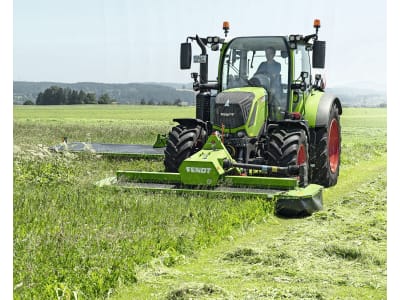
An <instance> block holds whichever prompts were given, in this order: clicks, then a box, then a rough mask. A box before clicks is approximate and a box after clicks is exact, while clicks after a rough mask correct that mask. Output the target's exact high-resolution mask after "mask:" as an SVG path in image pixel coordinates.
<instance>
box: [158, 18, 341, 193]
mask: <svg viewBox="0 0 400 300" xmlns="http://www.w3.org/2000/svg"><path fill="white" fill-rule="evenodd" d="M225 25H226V26H224V29H225V32H227V30H228V26H227V24H225ZM314 27H315V28H316V33H315V34H311V35H308V36H305V37H303V36H301V35H290V36H289V37H283V36H273V37H270V36H261V37H238V38H234V39H232V40H231V41H229V42H225V41H224V39H221V38H219V37H208V38H200V37H199V36H196V37H188V40H193V41H196V42H197V44H198V45H199V46H200V48H201V51H202V54H201V55H200V56H198V57H196V61H199V62H200V75H198V74H197V73H192V77H193V78H194V84H193V88H194V90H195V91H198V94H197V96H196V119H175V120H174V121H176V122H177V123H179V125H178V126H175V127H174V128H172V131H171V132H170V134H169V138H168V141H167V148H166V150H165V159H164V164H165V168H166V171H168V172H178V170H179V166H180V165H181V163H182V162H183V161H184V160H185V159H186V158H188V157H190V156H191V155H193V154H194V153H196V152H198V151H199V150H200V149H201V148H202V147H203V145H204V144H205V143H206V141H207V138H208V137H209V136H210V135H211V134H212V133H213V132H217V133H218V134H219V135H220V136H221V139H222V140H223V144H224V146H225V147H226V149H227V150H228V152H229V154H230V155H231V156H232V158H233V159H234V160H235V161H237V162H239V163H244V164H257V165H270V166H279V167H287V166H291V165H304V166H305V169H304V173H303V174H302V175H301V178H300V185H301V186H307V185H308V184H309V183H316V184H320V185H323V186H325V187H330V186H333V185H335V184H336V183H337V179H338V176H339V166H340V150H341V149H340V147H341V146H340V143H341V132H340V115H341V114H342V106H341V103H340V100H339V99H338V98H337V97H335V96H333V95H329V94H326V93H325V92H324V82H323V80H322V78H321V75H319V74H316V75H315V76H314V78H313V77H312V75H311V69H312V68H324V64H325V42H324V41H320V40H318V29H319V21H318V20H316V21H315V24H314ZM220 44H222V47H221V50H220V60H219V67H218V80H217V81H215V82H211V81H208V78H207V77H208V74H207V73H208V65H207V63H208V55H207V52H206V46H211V49H213V50H217V49H218V48H219V45H220ZM267 49H269V50H267ZM268 51H274V52H275V53H274V54H275V57H274V59H271V60H269V61H268V58H267V62H264V61H265V57H266V56H268V54H266V52H268ZM310 53H312V62H311V61H310ZM263 64H264V65H265V66H268V64H269V65H271V66H272V67H271V68H270V70H268V69H267V68H264V69H263V68H262V65H263ZM190 65H191V43H190V42H186V43H182V44H181V69H189V68H190ZM260 65H261V67H259V66H260ZM276 66H279V71H280V72H276V73H273V71H275V70H273V67H276ZM268 71H270V72H268ZM198 78H200V81H198ZM213 90H214V91H216V92H215V93H212V91H213Z"/></svg>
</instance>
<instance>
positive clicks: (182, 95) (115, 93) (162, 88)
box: [13, 81, 194, 105]
mask: <svg viewBox="0 0 400 300" xmlns="http://www.w3.org/2000/svg"><path fill="white" fill-rule="evenodd" d="M51 86H59V87H61V88H67V87H68V88H70V89H72V90H77V91H80V90H82V91H84V92H85V93H95V94H96V95H97V97H99V96H100V95H102V94H104V93H108V95H109V96H110V97H111V98H113V99H116V100H117V102H118V103H122V104H139V103H140V102H141V101H142V100H144V101H145V102H146V103H148V102H150V101H151V102H153V103H155V104H157V103H174V102H175V101H176V100H178V99H179V100H181V101H183V102H187V103H188V104H189V105H192V104H194V93H193V91H191V90H187V87H188V85H187V84H186V85H185V84H178V83H175V84H172V83H171V84H168V83H162V84H161V83H96V82H78V83H62V82H31V81H14V84H13V87H14V90H13V93H14V97H13V101H14V104H22V103H24V102H25V101H26V100H31V101H33V102H35V101H36V98H37V95H38V94H39V93H40V92H43V91H44V90H46V89H47V88H49V87H51Z"/></svg>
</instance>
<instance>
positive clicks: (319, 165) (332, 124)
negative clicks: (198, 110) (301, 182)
mask: <svg viewBox="0 0 400 300" xmlns="http://www.w3.org/2000/svg"><path fill="white" fill-rule="evenodd" d="M315 134H316V144H315V161H314V162H313V164H314V165H315V167H314V168H313V171H312V176H311V181H312V182H313V183H316V184H320V185H323V186H324V187H330V186H334V185H335V184H336V183H337V180H338V177H339V169H340V153H341V140H342V136H341V126H340V115H339V107H338V105H337V104H336V103H335V104H333V105H332V107H331V110H330V113H329V121H328V126H327V128H318V129H316V131H315Z"/></svg>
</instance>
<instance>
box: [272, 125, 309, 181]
mask: <svg viewBox="0 0 400 300" xmlns="http://www.w3.org/2000/svg"><path fill="white" fill-rule="evenodd" d="M265 156H266V159H267V164H268V165H271V166H278V167H287V166H293V165H303V166H304V172H302V173H301V174H300V176H299V185H300V186H301V187H304V186H307V185H308V181H309V175H308V174H309V171H308V170H309V155H308V140H307V135H306V134H305V132H304V130H301V129H286V128H283V127H282V128H276V129H274V130H273V131H272V132H271V133H270V134H269V141H268V145H267V150H266V153H265Z"/></svg>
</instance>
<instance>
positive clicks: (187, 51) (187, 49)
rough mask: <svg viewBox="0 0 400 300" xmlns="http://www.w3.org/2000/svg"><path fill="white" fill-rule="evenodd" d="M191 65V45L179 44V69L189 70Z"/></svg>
mask: <svg viewBox="0 0 400 300" xmlns="http://www.w3.org/2000/svg"><path fill="white" fill-rule="evenodd" d="M191 63H192V44H191V43H182V44H181V69H182V70H186V69H190V66H191Z"/></svg>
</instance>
